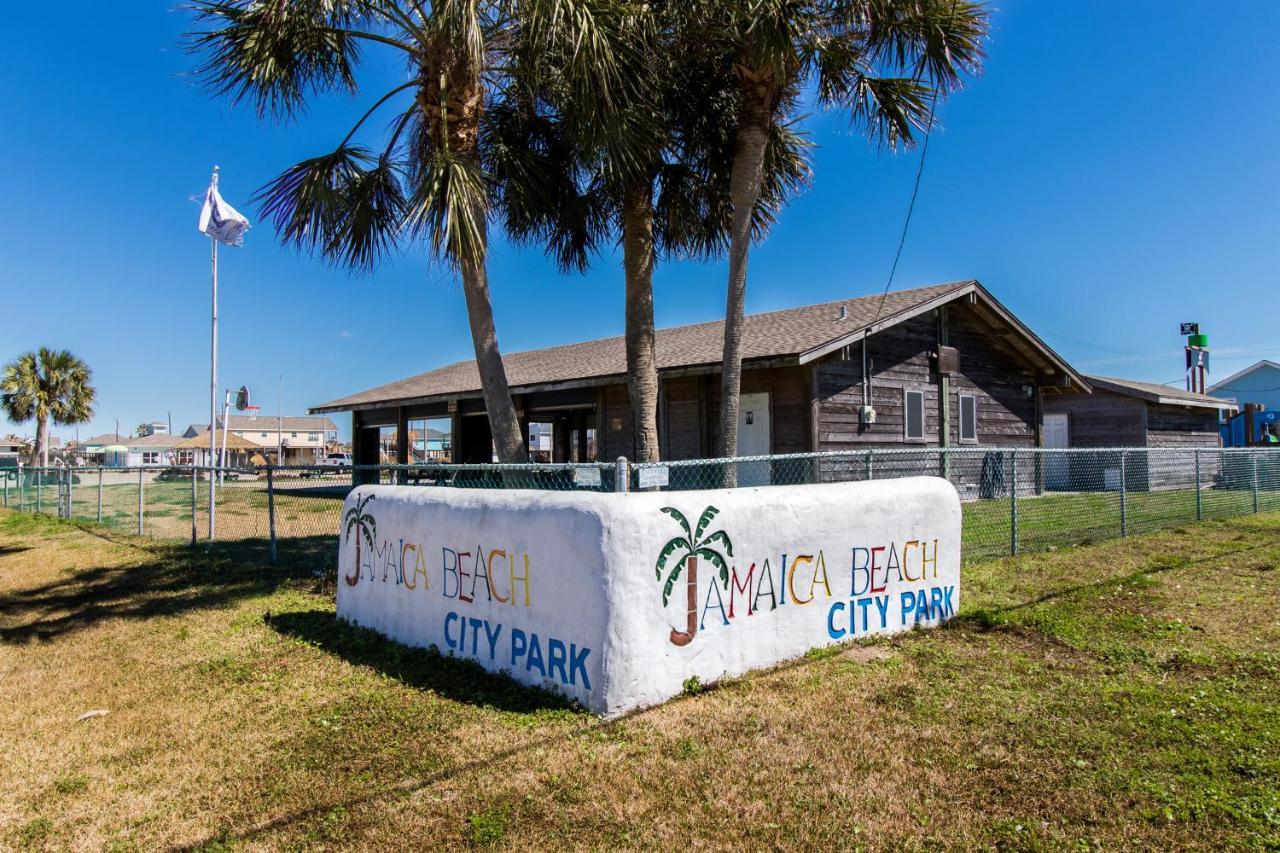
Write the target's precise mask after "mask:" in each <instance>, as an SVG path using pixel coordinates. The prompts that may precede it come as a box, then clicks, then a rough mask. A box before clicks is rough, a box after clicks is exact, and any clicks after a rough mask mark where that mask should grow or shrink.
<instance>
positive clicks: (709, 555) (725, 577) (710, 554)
mask: <svg viewBox="0 0 1280 853" xmlns="http://www.w3.org/2000/svg"><path fill="white" fill-rule="evenodd" d="M693 555H694V556H695V557H702V558H703V559H704V560H706V561H707V562H708V563H710V564H711V565H713V566H715V567H716V568H717V569H719V575H720V581H721V583H723V584H724V587H725V589H728V588H729V564H728V563H726V562H725V561H724V556H723V555H721V554H720V552H719V551H716V550H715V549H714V548H699V549H698V550H696V551H694V552H693Z"/></svg>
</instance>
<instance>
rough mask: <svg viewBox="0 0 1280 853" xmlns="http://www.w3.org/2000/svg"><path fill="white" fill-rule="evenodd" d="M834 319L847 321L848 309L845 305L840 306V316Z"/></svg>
mask: <svg viewBox="0 0 1280 853" xmlns="http://www.w3.org/2000/svg"><path fill="white" fill-rule="evenodd" d="M836 319H837V320H848V319H849V307H848V306H847V305H841V306H840V316H838V317H836Z"/></svg>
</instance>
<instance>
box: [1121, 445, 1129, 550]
mask: <svg viewBox="0 0 1280 853" xmlns="http://www.w3.org/2000/svg"><path fill="white" fill-rule="evenodd" d="M1128 456H1129V451H1127V450H1121V451H1120V535H1121V536H1128V535H1129V502H1128V497H1129V484H1128V482H1127V479H1128V474H1127V472H1126V470H1125V468H1126V465H1125V461H1126V460H1127V459H1128Z"/></svg>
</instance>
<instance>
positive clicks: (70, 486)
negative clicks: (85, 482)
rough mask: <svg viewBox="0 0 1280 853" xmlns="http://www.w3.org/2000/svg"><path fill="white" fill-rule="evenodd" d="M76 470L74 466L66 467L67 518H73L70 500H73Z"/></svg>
mask: <svg viewBox="0 0 1280 853" xmlns="http://www.w3.org/2000/svg"><path fill="white" fill-rule="evenodd" d="M75 485H76V472H75V469H74V468H71V467H68V468H67V518H69V519H70V518H74V517H75V513H74V512H73V511H72V501H74V500H75V492H74V489H75Z"/></svg>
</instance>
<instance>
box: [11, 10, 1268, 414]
mask: <svg viewBox="0 0 1280 853" xmlns="http://www.w3.org/2000/svg"><path fill="white" fill-rule="evenodd" d="M5 14H6V26H5V27H3V28H2V29H0V104H3V108H4V109H3V115H4V120H3V122H2V123H0V151H3V155H2V156H0V190H2V191H3V195H4V197H3V204H0V281H2V284H0V305H2V306H3V307H0V359H4V360H8V359H10V358H12V357H13V356H14V355H16V354H17V353H18V352H20V351H23V350H26V349H29V348H33V347H37V346H40V345H49V346H56V347H67V348H70V349H71V350H73V351H75V352H76V353H77V354H79V355H80V356H82V357H83V358H85V359H86V360H87V361H88V362H89V364H90V365H91V366H92V367H93V369H94V373H95V379H96V383H97V386H98V389H99V402H98V406H97V414H96V416H95V418H94V420H93V421H92V422H91V423H89V424H87V425H82V426H81V427H80V433H81V435H82V436H87V435H90V434H93V433H96V432H103V431H110V430H111V429H114V426H115V422H116V419H117V418H118V419H119V422H120V426H121V429H122V430H126V431H127V430H130V429H131V428H132V427H133V425H135V424H137V423H138V422H140V421H145V420H150V419H155V418H159V419H164V418H167V417H172V420H173V423H174V426H175V428H179V429H180V428H182V427H184V426H186V424H187V423H190V422H200V421H206V422H207V418H208V414H207V413H208V357H209V356H208V302H209V269H208V251H209V246H208V241H207V240H206V239H205V238H203V237H201V236H200V235H199V234H198V233H197V232H196V230H195V222H196V216H197V213H198V204H197V202H196V201H194V200H193V198H198V197H199V196H200V194H201V193H202V192H203V190H204V188H205V186H206V184H207V182H208V175H209V171H210V168H211V166H212V165H213V164H214V163H219V164H220V165H221V166H222V172H223V180H222V188H223V191H224V194H225V195H226V197H227V198H228V200H229V201H231V202H232V203H233V204H237V205H239V206H240V207H241V208H242V209H245V210H246V212H247V213H249V214H250V217H251V218H252V219H253V220H254V221H255V226H256V227H255V228H254V229H253V230H251V231H250V232H249V235H248V237H247V240H246V245H245V247H244V248H242V249H238V250H224V251H223V252H222V254H221V259H220V260H221V267H222V276H221V286H222V294H221V300H220V301H221V315H222V318H221V319H222V327H221V352H222V357H221V365H220V371H221V378H222V380H223V382H224V384H227V385H232V386H239V385H240V384H247V385H249V386H250V388H252V389H253V390H254V392H255V397H256V398H257V402H259V403H261V404H262V405H263V406H264V411H265V412H266V413H270V414H274V413H275V411H276V408H277V403H278V400H279V399H280V398H281V397H282V398H283V406H284V410H285V413H286V414H289V413H300V412H301V411H302V410H303V409H305V407H307V406H308V405H313V404H316V403H319V402H322V401H324V400H328V399H332V398H334V397H338V396H341V395H343V394H346V393H349V392H352V391H356V390H359V389H363V388H366V387H370V386H373V385H376V384H380V383H383V382H387V381H391V380H394V379H398V378H402V377H404V376H406V375H410V374H413V373H417V372H420V371H422V370H426V369H429V368H432V367H435V366H438V365H441V364H444V363H447V362H450V361H454V360H456V359H460V358H468V357H470V351H471V344H470V336H469V334H468V331H467V323H466V315H465V311H464V306H463V300H462V293H461V290H460V289H459V287H458V285H457V284H456V283H455V281H454V280H453V277H452V276H451V275H450V274H449V273H448V272H447V271H446V270H442V269H441V268H439V267H436V266H433V265H431V264H430V263H429V262H428V261H427V260H426V259H425V258H424V257H423V256H422V255H413V254H409V255H406V256H405V257H404V258H403V259H401V260H399V261H397V262H396V263H395V264H393V265H389V266H387V267H385V268H383V269H382V270H380V271H379V272H378V273H377V274H376V275H374V276H372V277H364V278H352V277H350V276H348V275H347V274H345V273H343V272H341V271H337V270H333V269H330V268H328V267H326V266H325V265H324V264H323V263H322V262H320V261H317V260H314V259H311V258H308V257H301V256H299V255H297V254H296V253H294V252H292V251H290V250H286V249H283V248H281V247H280V246H279V245H278V243H277V241H276V239H275V236H274V234H273V232H272V230H271V228H270V226H269V225H267V224H265V223H258V222H257V218H258V217H257V216H256V212H255V211H253V210H252V209H249V205H248V199H249V197H250V196H251V195H252V193H253V191H254V190H255V189H256V188H257V187H259V186H261V185H262V184H263V183H264V182H265V181H267V180H268V179H270V178H271V177H272V176H274V175H275V174H277V173H278V172H279V171H280V170H282V169H283V168H284V167H286V166H288V165H290V164H291V163H293V162H295V161H297V160H299V159H301V158H303V157H306V156H311V155H314V154H318V153H322V152H324V151H327V150H329V149H330V148H332V146H333V145H334V144H336V143H337V142H338V141H339V140H340V139H341V137H342V136H343V135H344V134H345V132H346V129H347V127H348V126H349V124H350V122H351V121H353V120H354V119H355V118H356V117H357V116H358V115H359V114H360V113H361V111H362V109H363V107H362V103H364V104H367V103H368V101H367V100H366V101H363V102H362V101H360V100H353V99H350V98H347V97H345V96H344V97H333V98H326V99H324V100H322V101H320V102H318V103H317V104H316V105H315V107H314V108H313V109H312V110H311V112H310V113H309V114H308V115H307V116H305V117H303V118H302V119H301V120H299V121H297V122H295V123H293V124H291V125H289V126H285V127H279V126H271V125H264V124H261V123H259V121H258V120H257V119H256V117H255V116H254V115H253V114H252V112H251V111H249V110H246V109H233V108H231V107H230V106H228V105H227V104H226V103H225V102H217V101H212V100H210V99H209V98H208V97H207V96H206V94H205V93H204V92H203V91H201V90H200V89H199V88H198V86H197V85H196V84H195V83H194V81H192V80H191V78H190V77H189V76H187V74H186V72H187V70H188V69H189V67H190V65H191V61H190V59H189V58H188V57H187V56H186V55H185V54H184V53H183V52H182V51H181V50H180V49H179V47H178V38H179V36H180V34H181V33H182V32H183V31H184V29H186V28H187V26H188V23H189V21H188V19H187V18H186V13H185V12H182V11H174V10H172V9H170V8H169V7H168V6H166V5H165V4H163V3H129V4H102V3H90V2H87V0H83V1H82V2H72V3H68V4H63V6H62V7H61V11H60V18H61V19H62V20H61V22H59V23H58V24H57V25H54V22H52V21H50V20H49V15H48V11H47V10H44V9H43V8H42V7H41V6H40V4H15V5H14V6H13V7H12V8H7V9H6V10H5ZM68 22H70V23H71V24H72V25H67V24H68ZM993 23H994V27H993V32H992V38H991V43H990V45H989V49H990V56H989V59H988V62H987V66H986V71H985V73H984V74H983V76H982V77H981V78H979V79H977V80H975V81H973V82H972V83H971V84H970V85H969V87H968V88H967V89H966V90H964V91H962V92H960V93H959V94H957V95H956V96H954V97H953V98H952V99H951V100H950V101H948V102H946V103H945V104H943V105H942V106H941V108H940V110H939V115H940V118H941V121H942V123H943V129H942V130H941V131H940V132H939V133H937V134H936V135H935V136H934V139H933V141H932V143H931V145H930V151H929V159H928V163H927V167H926V170H925V175H924V181H923V184H922V187H921V192H920V198H919V202H918V204H917V207H916V212H915V217H914V220H913V222H912V227H911V232H910V236H909V238H908V241H907V246H906V250H905V253H904V255H903V258H902V262H901V264H900V266H899V269H898V274H897V279H896V281H895V287H910V286H916V285H923V284H929V283H934V282H939V281H948V280H953V279H962V278H977V279H979V280H981V281H982V282H983V283H984V284H985V285H986V286H987V287H988V288H990V289H991V290H992V291H993V292H994V293H995V295H996V296H997V297H998V298H999V299H1001V300H1002V301H1003V302H1004V303H1005V304H1006V305H1008V306H1009V307H1010V308H1012V309H1013V310H1014V311H1015V312H1016V313H1017V314H1018V315H1019V316H1020V317H1022V318H1023V319H1024V320H1025V321H1026V322H1028V323H1029V324H1030V325H1031V327H1032V328H1033V329H1035V330H1036V331H1037V332H1039V333H1040V334H1041V335H1042V337H1044V338H1045V339H1046V340H1047V341H1048V342H1049V343H1050V344H1051V345H1053V346H1054V347H1056V348H1057V349H1058V350H1059V352H1061V353H1062V354H1063V355H1064V356H1065V357H1066V358H1067V359H1068V360H1070V361H1071V362H1072V363H1073V364H1074V365H1076V366H1077V367H1078V368H1080V369H1081V370H1084V371H1086V372H1091V373H1101V374H1109V375H1119V376H1126V377H1131V378H1138V379H1147V380H1151V381H1157V382H1164V381H1169V380H1176V379H1179V378H1180V376H1181V373H1182V368H1181V358H1182V356H1181V343H1182V342H1181V339H1180V338H1179V337H1178V334H1177V332H1178V328H1177V327H1178V323H1179V322H1180V321H1182V320H1195V321H1198V322H1200V323H1201V325H1202V329H1203V330H1204V331H1206V332H1208V333H1209V335H1210V338H1211V343H1212V345H1213V349H1214V362H1213V366H1214V374H1215V375H1216V376H1217V377H1219V378H1222V377H1225V376H1226V375H1227V374H1228V373H1230V372H1234V371H1235V370H1238V369H1240V368H1241V367H1244V366H1246V365H1247V364H1249V363H1252V362H1253V361H1255V360H1257V359H1259V358H1264V357H1265V358H1273V359H1274V358H1280V337H1278V336H1277V334H1276V327H1277V320H1278V319H1280V316H1278V313H1280V312H1278V311H1277V309H1280V157H1277V152H1280V109H1277V108H1276V107H1277V100H1276V94H1275V93H1276V91H1277V90H1280V67H1278V66H1277V65H1276V63H1275V62H1274V44H1273V34H1274V33H1275V32H1276V30H1277V29H1280V5H1278V4H1274V3H1270V2H1253V3H1240V4H1234V5H1233V6H1232V9H1231V13H1230V14H1229V15H1223V14H1214V13H1213V10H1212V9H1211V8H1209V7H1206V6H1204V5H1203V4H1194V3H1189V2H1187V3H1167V2H1126V3H1111V2H1104V0H1091V2H1082V3H1074V4H1066V3H1045V2H1034V0H1005V2H1002V3H1000V4H998V6H997V7H996V10H995V14H994V20H993ZM369 72H370V74H369V79H371V80H374V81H375V82H386V81H390V80H393V79H394V74H395V72H396V69H395V68H391V67H380V68H373V67H371V68H370V69H369ZM380 93H381V92H380V91H379V92H377V94H380ZM808 127H809V129H810V131H811V133H812V138H813V141H814V142H815V143H817V145H818V146H819V147H818V149H817V151H816V153H815V158H814V172H815V180H814V184H813V186H812V188H811V189H810V190H809V191H808V192H806V193H805V194H804V195H803V196H802V197H800V198H799V199H797V200H796V201H795V203H794V204H793V205H792V206H791V207H790V208H789V209H788V210H787V211H786V213H785V214H784V216H783V218H782V221H781V223H780V224H779V225H778V227H777V228H776V230H775V231H774V233H773V235H772V237H771V238H770V239H769V240H768V242H767V243H765V244H764V245H761V246H759V247H757V248H756V249H755V251H754V254H753V256H752V261H751V267H750V279H749V286H748V296H747V306H748V310H749V311H753V312H754V311H765V310H770V309H775V308H781V307H787V306H793V305H803V304H808V303H812V302H819V301H824V300H830V299H837V298H841V297H845V296H855V295H863V294H867V293H873V292H879V290H880V289H881V288H883V286H884V283H885V279H886V276H887V274H888V270H889V266H890V263H891V261H892V258H893V251H894V248H895V247H896V245H897V238H898V233H899V230H900V228H901V225H902V217H903V215H904V212H905V208H906V204H907V199H908V196H909V193H910V189H911V182H912V179H913V177H914V172H915V168H916V164H917V155H916V154H914V153H908V154H904V155H899V156H888V155H883V154H879V153H877V152H876V151H875V150H873V149H872V148H871V147H869V146H868V145H867V144H866V143H865V142H864V141H863V140H862V139H860V138H859V137H857V136H855V135H853V134H851V133H850V132H849V131H848V129H847V124H846V122H845V121H844V119H843V118H842V117H841V116H839V115H837V114H820V115H816V116H814V117H813V118H812V120H811V121H810V122H809V124H808ZM724 275H725V269H724V266H723V265H722V264H716V263H711V264H692V263H683V264H676V263H670V264H663V265H661V266H660V267H659V269H658V271H657V274H656V276H655V286H656V310H657V316H658V322H659V324H661V325H673V324H678V323H684V322H694V321H702V320H707V319H713V318H715V317H718V316H720V315H721V314H722V312H723V305H724V286H725V280H724ZM490 276H491V282H492V288H493V296H494V301H495V311H496V315H497V322H498V332H499V340H500V343H501V345H502V347H503V349H504V350H505V351H508V352H514V351H517V350H521V349H528V348H533V347H539V346H545V345H551V344H556V343H565V342H570V341H574V340H582V339H586V338H592V337H601V336H605V335H609V334H617V333H620V332H621V330H622V322H623V315H622V279H621V270H620V267H619V263H618V258H617V257H615V256H612V255H607V256H604V257H601V258H599V259H598V261H597V263H596V264H595V266H594V268H593V269H592V270H591V272H590V273H589V274H588V275H585V276H573V277H564V276H560V275H558V274H557V273H556V271H555V270H554V268H553V267H552V266H551V265H550V264H549V263H547V262H546V261H545V260H544V258H543V256H542V254H541V252H540V251H538V250H537V249H517V248H513V247H511V246H509V245H506V244H504V243H501V242H499V243H498V244H496V245H495V247H494V251H493V255H492V258H491V262H490ZM281 377H283V381H281ZM281 388H283V392H282V393H281ZM339 420H340V425H341V426H342V427H343V430H344V433H345V432H347V430H348V429H349V423H348V419H346V418H341V419H339ZM8 427H9V425H8V424H5V423H0V430H5V431H7V429H8ZM22 431H23V432H32V431H33V429H32V428H30V427H26V428H23V429H22ZM55 432H56V434H60V435H63V436H68V437H70V436H73V435H74V430H71V429H66V428H62V429H58V430H55Z"/></svg>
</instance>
